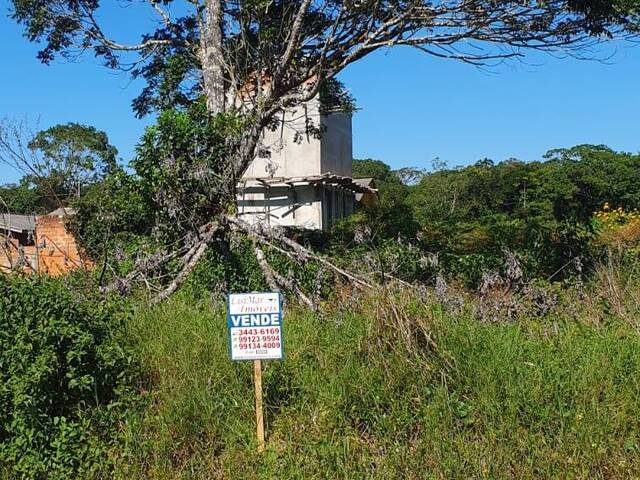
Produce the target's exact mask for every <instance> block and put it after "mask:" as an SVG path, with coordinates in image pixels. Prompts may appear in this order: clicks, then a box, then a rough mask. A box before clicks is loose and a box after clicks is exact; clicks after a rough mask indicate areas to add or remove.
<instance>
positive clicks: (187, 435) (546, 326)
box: [113, 295, 640, 479]
mask: <svg viewBox="0 0 640 480" xmlns="http://www.w3.org/2000/svg"><path fill="white" fill-rule="evenodd" d="M443 311H444V310H443V309H442V308H441V306H440V305H438V304H436V303H430V302H425V303H422V302H419V301H417V300H416V299H415V298H411V297H409V296H406V295H401V296H397V297H392V298H387V297H385V296H384V295H381V296H378V297H371V298H364V299H358V300H353V299H352V301H351V303H350V304H347V303H346V302H345V303H343V304H342V305H338V306H337V307H336V309H335V311H333V312H330V313H327V314H326V315H324V316H322V317H320V316H318V315H316V314H313V313H310V312H308V311H304V310H299V309H295V308H293V309H289V310H288V311H287V313H286V315H285V355H286V358H285V360H284V361H280V362H265V369H264V378H263V382H264V394H265V407H266V424H267V425H266V428H267V435H268V439H267V451H266V452H265V453H264V454H262V455H260V454H257V453H256V443H255V439H254V428H255V427H254V409H253V385H252V365H251V364H250V363H248V362H231V361H230V360H229V355H228V352H227V333H226V321H225V317H224V315H225V314H224V309H223V308H217V307H213V306H211V305H210V304H208V303H207V302H194V301H193V300H190V299H188V298H186V297H177V298H174V299H172V300H170V301H168V302H166V303H165V304H163V305H161V306H159V307H156V308H153V309H149V308H141V309H139V310H138V311H137V312H136V313H135V315H134V316H133V317H132V319H131V321H130V324H129V330H130V331H129V338H130V341H131V342H132V344H133V345H134V346H135V348H136V349H137V351H138V352H139V355H140V358H141V360H142V364H143V365H144V366H145V369H146V371H145V378H146V379H147V384H146V385H144V386H143V393H144V397H145V399H146V403H145V404H146V406H145V408H144V409H142V410H141V411H140V412H139V413H138V414H137V415H132V417H131V420H130V421H129V422H128V423H126V424H125V425H123V428H122V441H121V442H120V447H119V448H118V450H117V451H115V450H114V453H113V455H114V458H116V461H117V462H118V465H119V470H118V472H117V475H118V476H119V477H120V478H128V479H131V478H152V479H178V478H180V479H204V478H229V479H271V478H278V479H335V478H348V479H359V478H394V479H395V478H407V479H412V478H415V479H450V478H478V479H480V478H486V479H499V478H518V479H520V478H531V479H534V478H536V479H539V478H562V479H571V478H575V479H587V478H588V479H592V478H603V479H605V478H606V479H614V478H620V479H623V478H624V479H628V478H640V417H639V416H638V412H640V385H639V380H638V372H640V337H639V336H638V334H637V332H636V331H635V329H634V327H633V326H632V325H631V324H630V323H629V322H626V321H624V320H621V319H617V318H615V317H606V318H605V319H604V320H603V321H602V322H599V323H597V324H594V322H591V321H583V320H582V319H581V316H580V315H581V314H580V313H573V314H570V313H567V314H565V315H554V316H553V317H545V318H536V319H527V320H523V321H519V322H518V323H509V324H504V323H502V324H483V323H480V322H478V321H476V320H475V319H474V318H472V316H471V315H470V314H469V313H466V312H464V311H463V312H461V313H459V314H456V315H451V314H446V313H443ZM603 318H604V317H603Z"/></svg>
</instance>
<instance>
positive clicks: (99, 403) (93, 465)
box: [0, 276, 132, 479]
mask: <svg viewBox="0 0 640 480" xmlns="http://www.w3.org/2000/svg"><path fill="white" fill-rule="evenodd" d="M119 319H121V316H120V312H118V311H116V310H115V309H114V308H113V306H112V305H111V304H109V303H106V302H101V301H93V300H89V299H83V300H81V299H79V298H77V297H76V296H74V295H73V293H72V292H71V290H70V289H68V288H67V287H66V286H65V285H64V283H63V281H62V280H53V279H47V278H42V277H32V278H26V277H21V276H13V277H6V276H0V468H1V469H2V470H1V471H0V474H4V475H6V476H8V477H10V478H23V479H27V478H33V479H37V478H48V479H58V478H60V479H68V478H78V477H83V478H84V477H90V478H95V477H98V476H100V475H101V474H105V475H106V467H105V462H104V458H103V456H104V452H105V449H106V446H107V444H106V441H105V440H103V439H108V438H110V437H113V435H112V432H113V425H114V422H115V419H116V416H117V415H118V409H117V408H115V407H117V406H118V404H119V402H120V401H121V400H122V399H123V398H124V396H125V394H126V393H127V391H128V390H127V387H126V386H127V384H129V383H130V381H131V380H132V377H131V375H132V373H131V372H132V369H131V357H130V355H129V354H128V352H127V350H126V349H125V348H123V346H122V345H121V343H120V342H119V340H118V331H119V326H120V325H119Z"/></svg>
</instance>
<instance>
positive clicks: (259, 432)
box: [253, 360, 264, 453]
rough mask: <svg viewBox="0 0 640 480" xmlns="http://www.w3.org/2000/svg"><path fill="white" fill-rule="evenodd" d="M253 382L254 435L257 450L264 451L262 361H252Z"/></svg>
mask: <svg viewBox="0 0 640 480" xmlns="http://www.w3.org/2000/svg"><path fill="white" fill-rule="evenodd" d="M253 382H254V384H255V387H256V436H257V437H258V452H260V453H262V452H264V415H263V413H262V362H261V361H260V360H254V361H253Z"/></svg>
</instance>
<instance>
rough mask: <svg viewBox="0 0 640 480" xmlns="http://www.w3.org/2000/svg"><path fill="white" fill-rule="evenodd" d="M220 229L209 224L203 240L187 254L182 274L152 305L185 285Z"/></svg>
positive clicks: (156, 297) (153, 300)
mask: <svg viewBox="0 0 640 480" xmlns="http://www.w3.org/2000/svg"><path fill="white" fill-rule="evenodd" d="M218 227H219V225H218V224H217V223H211V224H209V226H208V228H207V231H206V232H205V234H204V235H203V236H202V239H201V240H200V241H199V242H197V243H196V244H195V245H194V246H193V247H191V249H190V250H189V252H187V254H186V255H185V256H184V257H183V263H184V266H183V267H182V270H180V273H178V275H177V276H176V277H175V278H174V279H173V281H172V282H171V283H170V284H169V285H168V286H167V287H166V288H165V289H164V290H162V291H161V292H160V293H159V294H158V295H156V296H155V297H154V298H153V299H152V300H151V303H152V304H156V303H159V302H161V301H162V300H164V299H166V298H168V297H169V296H170V295H171V294H173V293H174V292H175V291H176V290H177V289H178V287H180V285H182V284H183V283H184V281H185V280H186V279H187V277H188V276H189V274H190V273H191V272H192V271H193V269H194V268H195V267H196V265H197V264H198V262H199V261H200V259H201V258H202V256H203V255H204V253H205V252H206V251H207V248H208V247H209V244H210V243H211V241H212V240H213V238H214V236H215V235H216V233H218Z"/></svg>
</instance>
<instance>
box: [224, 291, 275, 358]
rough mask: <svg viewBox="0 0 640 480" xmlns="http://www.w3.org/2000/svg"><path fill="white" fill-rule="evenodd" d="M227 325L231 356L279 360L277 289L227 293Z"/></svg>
mask: <svg viewBox="0 0 640 480" xmlns="http://www.w3.org/2000/svg"><path fill="white" fill-rule="evenodd" d="M227 327H228V330H229V351H230V353H231V360H280V359H282V357H283V356H284V353H283V346H282V298H281V296H280V293H278V292H266V293H230V294H229V295H228V297H227Z"/></svg>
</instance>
